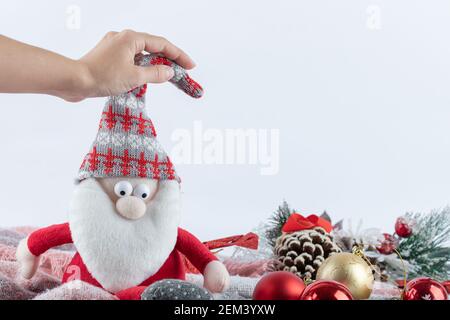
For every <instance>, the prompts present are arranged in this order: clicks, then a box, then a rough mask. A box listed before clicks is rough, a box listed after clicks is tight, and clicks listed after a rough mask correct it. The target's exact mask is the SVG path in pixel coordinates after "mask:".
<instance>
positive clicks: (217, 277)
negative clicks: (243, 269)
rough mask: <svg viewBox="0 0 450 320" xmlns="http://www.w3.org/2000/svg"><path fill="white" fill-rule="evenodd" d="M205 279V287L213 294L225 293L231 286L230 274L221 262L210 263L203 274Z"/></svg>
mask: <svg viewBox="0 0 450 320" xmlns="http://www.w3.org/2000/svg"><path fill="white" fill-rule="evenodd" d="M203 277H204V282H203V286H204V287H205V288H206V289H208V290H209V291H211V292H212V293H220V292H223V291H225V290H226V289H228V287H229V285H230V274H229V273H228V271H227V268H225V266H224V265H223V263H222V262H219V261H211V262H210V263H208V264H207V265H206V268H205V271H204V272H203Z"/></svg>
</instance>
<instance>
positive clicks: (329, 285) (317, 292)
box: [301, 280, 353, 300]
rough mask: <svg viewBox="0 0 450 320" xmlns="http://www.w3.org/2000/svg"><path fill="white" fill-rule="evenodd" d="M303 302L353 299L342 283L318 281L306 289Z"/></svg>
mask: <svg viewBox="0 0 450 320" xmlns="http://www.w3.org/2000/svg"><path fill="white" fill-rule="evenodd" d="M301 300H353V297H352V294H351V293H350V290H349V289H348V288H347V287H346V286H344V285H343V284H342V283H339V282H337V281H330V280H318V281H315V282H313V283H312V284H310V285H309V286H308V287H306V289H305V291H304V292H303V295H302V298H301Z"/></svg>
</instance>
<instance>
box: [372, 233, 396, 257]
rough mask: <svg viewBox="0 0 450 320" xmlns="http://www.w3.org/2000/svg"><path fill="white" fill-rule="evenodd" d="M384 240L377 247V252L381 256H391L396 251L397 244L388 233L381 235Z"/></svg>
mask: <svg viewBox="0 0 450 320" xmlns="http://www.w3.org/2000/svg"><path fill="white" fill-rule="evenodd" d="M383 236H384V240H383V241H381V243H380V245H379V246H377V250H378V251H379V252H380V253H381V254H391V253H393V252H394V251H395V249H397V244H396V240H395V238H394V236H392V235H390V234H389V233H383Z"/></svg>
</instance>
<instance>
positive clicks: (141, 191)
mask: <svg viewBox="0 0 450 320" xmlns="http://www.w3.org/2000/svg"><path fill="white" fill-rule="evenodd" d="M133 195H134V196H136V197H138V198H141V199H144V200H145V199H147V198H148V197H150V188H149V187H148V186H147V185H146V184H140V185H138V186H137V187H136V188H135V189H134V191H133Z"/></svg>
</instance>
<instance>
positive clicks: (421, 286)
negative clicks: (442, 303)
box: [403, 278, 448, 300]
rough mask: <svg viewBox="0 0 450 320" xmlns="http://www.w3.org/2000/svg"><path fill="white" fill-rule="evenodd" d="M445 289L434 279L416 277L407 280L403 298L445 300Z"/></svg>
mask: <svg viewBox="0 0 450 320" xmlns="http://www.w3.org/2000/svg"><path fill="white" fill-rule="evenodd" d="M447 297H448V295H447V290H446V289H445V287H444V286H443V285H442V284H441V283H439V282H438V281H436V280H433V279H430V278H417V279H414V280H411V281H409V282H408V284H407V285H406V288H405V292H404V294H403V300H447Z"/></svg>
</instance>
